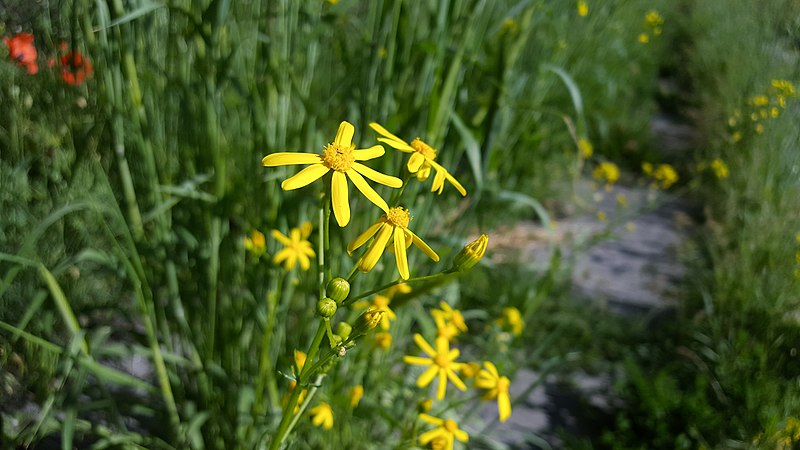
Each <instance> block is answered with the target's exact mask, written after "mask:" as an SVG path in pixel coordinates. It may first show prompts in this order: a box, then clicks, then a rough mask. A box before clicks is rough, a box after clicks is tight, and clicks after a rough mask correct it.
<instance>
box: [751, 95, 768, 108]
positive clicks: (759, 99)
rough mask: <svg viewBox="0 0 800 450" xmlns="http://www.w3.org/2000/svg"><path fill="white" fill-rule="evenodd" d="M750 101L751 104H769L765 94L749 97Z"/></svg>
mask: <svg viewBox="0 0 800 450" xmlns="http://www.w3.org/2000/svg"><path fill="white" fill-rule="evenodd" d="M750 103H752V104H753V106H766V105H768V104H769V97H767V96H766V95H756V96H755V97H753V98H751V99H750Z"/></svg>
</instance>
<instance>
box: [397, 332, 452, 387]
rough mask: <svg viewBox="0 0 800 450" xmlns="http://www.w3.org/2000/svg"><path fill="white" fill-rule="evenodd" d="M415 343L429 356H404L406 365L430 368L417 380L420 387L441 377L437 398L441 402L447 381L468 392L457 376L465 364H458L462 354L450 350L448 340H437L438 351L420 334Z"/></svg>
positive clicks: (415, 335) (416, 336)
mask: <svg viewBox="0 0 800 450" xmlns="http://www.w3.org/2000/svg"><path fill="white" fill-rule="evenodd" d="M414 342H415V343H416V344H417V346H418V347H419V348H420V349H422V351H423V352H425V353H427V354H428V356H429V357H428V358H423V357H420V356H404V357H403V361H404V362H405V363H406V364H415V365H420V366H430V367H428V369H427V370H425V372H423V373H422V375H420V377H419V379H417V386H418V387H425V386H427V385H429V384H431V381H433V379H434V378H435V377H436V375H438V376H439V385H438V389H437V392H436V398H437V399H439V400H441V399H443V398H444V394H445V391H446V389H447V380H450V381H451V382H452V383H453V384H454V385H455V386H456V387H457V388H458V389H460V390H462V391H466V390H467V386H466V385H464V382H463V381H461V379H460V378H458V375H456V370H460V369H461V366H462V365H463V363H460V362H456V361H455V360H456V359H458V356H459V355H460V354H461V352H460V351H459V350H458V349H457V348H455V349H452V350H450V342H449V341H448V340H447V339H443V338H437V339H436V349H435V350H434V348H433V347H431V346H430V344H428V342H427V341H426V340H425V338H423V337H422V335H420V334H419V333H416V334H414Z"/></svg>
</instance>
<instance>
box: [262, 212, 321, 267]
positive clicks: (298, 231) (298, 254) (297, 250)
mask: <svg viewBox="0 0 800 450" xmlns="http://www.w3.org/2000/svg"><path fill="white" fill-rule="evenodd" d="M307 225H308V226H307ZM310 225H311V224H310V223H309V222H306V223H305V224H303V225H302V226H301V227H300V228H292V229H291V231H289V236H286V235H285V234H283V233H281V232H280V231H278V230H272V237H273V238H275V240H276V241H278V242H280V243H281V244H283V245H284V248H283V249H281V250H280V251H279V252H278V253H276V254H275V257H274V258H273V259H272V261H273V262H274V263H275V264H281V263H283V267H284V268H285V269H286V270H292V269H294V266H295V265H296V264H297V261H300V267H301V268H302V269H303V270H308V269H309V268H310V267H311V259H310V258H314V257H315V256H316V253H314V248H313V247H312V246H311V243H310V242H308V241H307V240H306V239H308V237H309V236H310V235H311V226H310Z"/></svg>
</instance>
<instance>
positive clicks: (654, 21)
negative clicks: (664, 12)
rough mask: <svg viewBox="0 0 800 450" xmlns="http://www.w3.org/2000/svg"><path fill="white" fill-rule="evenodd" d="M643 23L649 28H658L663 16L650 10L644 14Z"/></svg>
mask: <svg viewBox="0 0 800 450" xmlns="http://www.w3.org/2000/svg"><path fill="white" fill-rule="evenodd" d="M644 23H645V25H647V26H648V27H650V28H658V27H660V26H661V25H664V18H663V17H662V16H661V14H659V12H658V11H656V10H654V9H653V10H650V11H648V12H647V14H645V16H644Z"/></svg>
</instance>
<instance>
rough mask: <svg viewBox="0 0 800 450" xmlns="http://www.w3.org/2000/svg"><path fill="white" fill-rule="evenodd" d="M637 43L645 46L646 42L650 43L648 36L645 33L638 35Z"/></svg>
mask: <svg viewBox="0 0 800 450" xmlns="http://www.w3.org/2000/svg"><path fill="white" fill-rule="evenodd" d="M639 42H641V43H642V44H647V43H648V42H650V36H649V35H648V34H647V33H640V34H639Z"/></svg>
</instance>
